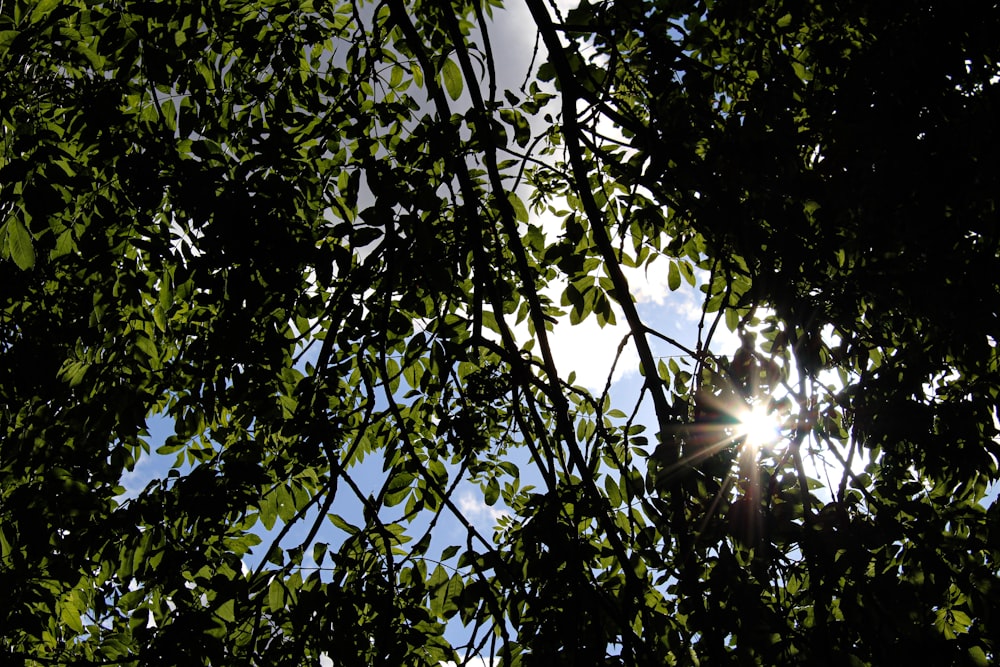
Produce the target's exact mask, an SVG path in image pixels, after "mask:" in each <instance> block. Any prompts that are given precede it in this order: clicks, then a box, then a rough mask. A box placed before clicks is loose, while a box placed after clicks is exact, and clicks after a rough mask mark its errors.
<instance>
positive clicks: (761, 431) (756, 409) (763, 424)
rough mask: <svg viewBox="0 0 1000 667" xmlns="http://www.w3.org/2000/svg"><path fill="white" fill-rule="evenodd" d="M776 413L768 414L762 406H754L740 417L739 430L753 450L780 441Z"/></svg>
mask: <svg viewBox="0 0 1000 667" xmlns="http://www.w3.org/2000/svg"><path fill="white" fill-rule="evenodd" d="M779 419H780V418H779V415H778V414H777V413H776V412H771V413H768V411H767V408H766V407H765V406H763V405H754V406H753V407H751V408H750V409H749V410H746V411H745V412H744V413H743V414H742V415H741V416H740V425H739V430H740V432H741V434H742V435H745V436H746V442H747V444H748V445H750V446H751V447H754V448H759V447H766V446H767V445H773V444H774V443H776V442H777V441H778V440H780V439H781V423H780V421H779Z"/></svg>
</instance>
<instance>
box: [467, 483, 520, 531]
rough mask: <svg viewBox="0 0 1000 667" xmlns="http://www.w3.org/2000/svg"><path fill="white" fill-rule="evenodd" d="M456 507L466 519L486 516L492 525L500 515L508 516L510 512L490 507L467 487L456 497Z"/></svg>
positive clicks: (472, 519)
mask: <svg viewBox="0 0 1000 667" xmlns="http://www.w3.org/2000/svg"><path fill="white" fill-rule="evenodd" d="M458 508H459V509H460V510H462V514H464V515H465V517H466V518H467V519H469V520H471V521H475V520H476V519H484V518H488V519H489V520H490V522H491V524H492V526H495V525H496V523H497V521H499V520H500V519H501V518H502V517H505V516H510V512H508V511H507V510H504V509H497V508H496V507H490V506H489V505H487V504H486V503H485V502H483V501H482V500H481V499H480V498H479V497H477V496H476V495H474V494H473V492H472V491H471V490H468V489H466V490H465V491H463V492H462V494H461V495H460V496H459V497H458ZM492 526H491V527H492Z"/></svg>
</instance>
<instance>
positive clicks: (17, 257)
mask: <svg viewBox="0 0 1000 667" xmlns="http://www.w3.org/2000/svg"><path fill="white" fill-rule="evenodd" d="M5 227H6V229H7V247H8V249H9V251H10V256H11V259H13V260H14V263H15V264H17V267H18V268H19V269H21V270H22V271H26V270H28V269H30V268H31V267H33V266H34V265H35V248H34V246H33V245H32V243H31V234H29V233H28V230H27V229H26V228H25V226H24V225H23V224H22V223H21V221H20V220H18V219H17V218H14V217H12V218H9V219H8V220H7V224H6V225H5Z"/></svg>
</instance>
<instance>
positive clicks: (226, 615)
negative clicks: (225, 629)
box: [215, 591, 270, 623]
mask: <svg viewBox="0 0 1000 667" xmlns="http://www.w3.org/2000/svg"><path fill="white" fill-rule="evenodd" d="M269 592H270V591H269ZM215 613H216V614H218V616H219V618H221V619H222V620H224V621H228V622H229V623H232V622H234V621H235V620H236V601H235V600H226V601H225V602H223V603H222V604H221V605H219V607H218V608H217V609H216V610H215Z"/></svg>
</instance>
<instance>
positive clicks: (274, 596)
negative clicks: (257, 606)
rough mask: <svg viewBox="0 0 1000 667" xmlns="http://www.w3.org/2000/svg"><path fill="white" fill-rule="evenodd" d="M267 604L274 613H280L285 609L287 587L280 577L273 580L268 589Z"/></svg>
mask: <svg viewBox="0 0 1000 667" xmlns="http://www.w3.org/2000/svg"><path fill="white" fill-rule="evenodd" d="M267 603H268V605H270V607H271V611H272V612H279V611H281V610H282V609H284V608H285V585H284V584H283V583H282V582H281V579H280V578H278V577H275V578H273V579H271V583H270V584H269V585H268V587H267Z"/></svg>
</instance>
